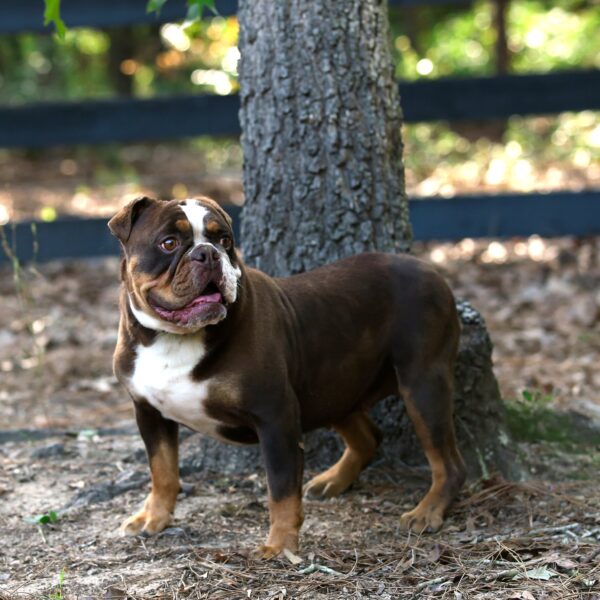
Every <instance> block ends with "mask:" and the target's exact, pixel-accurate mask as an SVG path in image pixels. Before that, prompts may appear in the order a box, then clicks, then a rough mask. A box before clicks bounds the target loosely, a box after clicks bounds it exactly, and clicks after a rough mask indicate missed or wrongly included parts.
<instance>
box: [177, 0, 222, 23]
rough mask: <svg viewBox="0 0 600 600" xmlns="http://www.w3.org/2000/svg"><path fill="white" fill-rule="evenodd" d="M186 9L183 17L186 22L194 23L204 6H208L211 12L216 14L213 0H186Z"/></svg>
mask: <svg viewBox="0 0 600 600" xmlns="http://www.w3.org/2000/svg"><path fill="white" fill-rule="evenodd" d="M187 5H188V11H187V15H186V17H185V21H186V23H188V24H191V23H195V22H196V21H199V20H200V19H201V18H202V13H203V12H204V9H205V8H208V9H209V10H211V11H212V12H213V14H215V15H216V14H217V11H216V9H215V0H187Z"/></svg>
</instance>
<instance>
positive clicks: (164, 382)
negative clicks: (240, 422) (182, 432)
mask: <svg viewBox="0 0 600 600" xmlns="http://www.w3.org/2000/svg"><path fill="white" fill-rule="evenodd" d="M204 352H205V348H204V343H203V335H202V333H200V334H195V335H174V334H169V333H161V334H159V335H158V336H157V337H156V339H155V340H154V343H153V344H152V345H151V346H142V345H140V346H138V347H137V356H136V359H135V364H134V369H133V375H132V376H131V379H130V381H129V386H130V389H131V391H132V393H133V394H134V396H136V397H140V398H145V399H146V400H147V401H148V402H149V403H150V404H151V405H152V406H154V408H156V409H157V410H159V411H160V412H161V414H162V415H163V416H164V417H166V418H167V419H171V420H173V421H177V422H178V423H183V424H184V425H187V426H188V427H190V428H191V429H194V430H195V431H199V432H202V433H206V434H209V435H214V434H215V429H216V426H217V425H218V424H219V422H218V421H216V420H214V419H211V418H210V417H209V416H208V415H207V414H206V411H205V408H204V403H205V401H206V400H207V398H208V391H209V384H210V380H209V381H202V382H198V381H193V380H192V371H193V369H194V367H195V366H196V365H197V364H198V362H199V361H200V359H201V358H202V356H203V355H204Z"/></svg>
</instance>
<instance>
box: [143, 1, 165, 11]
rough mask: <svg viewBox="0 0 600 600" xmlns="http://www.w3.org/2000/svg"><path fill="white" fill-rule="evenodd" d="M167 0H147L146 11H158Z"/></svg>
mask: <svg viewBox="0 0 600 600" xmlns="http://www.w3.org/2000/svg"><path fill="white" fill-rule="evenodd" d="M166 1H167V0H149V2H148V4H147V6H146V12H149V13H151V12H157V13H159V12H160V9H161V8H162V7H163V6H164V4H165V2H166Z"/></svg>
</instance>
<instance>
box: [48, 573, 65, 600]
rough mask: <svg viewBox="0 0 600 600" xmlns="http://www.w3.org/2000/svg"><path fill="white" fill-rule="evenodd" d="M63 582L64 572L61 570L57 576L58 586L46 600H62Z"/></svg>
mask: <svg viewBox="0 0 600 600" xmlns="http://www.w3.org/2000/svg"><path fill="white" fill-rule="evenodd" d="M64 581H65V570H64V569H61V570H60V573H59V574H58V585H57V586H56V587H55V588H54V591H53V592H52V593H51V594H50V595H49V596H48V600H63V599H64V595H63V583H64Z"/></svg>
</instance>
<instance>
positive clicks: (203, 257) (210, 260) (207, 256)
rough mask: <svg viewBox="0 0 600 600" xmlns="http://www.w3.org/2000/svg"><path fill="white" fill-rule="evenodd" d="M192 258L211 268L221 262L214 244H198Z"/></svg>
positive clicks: (191, 253) (191, 255)
mask: <svg viewBox="0 0 600 600" xmlns="http://www.w3.org/2000/svg"><path fill="white" fill-rule="evenodd" d="M190 258H191V259H192V260H195V261H197V262H199V263H200V264H202V265H204V266H205V267H208V268H211V267H213V266H214V264H215V263H217V262H219V259H220V256H219V252H218V251H217V249H216V248H215V247H214V246H213V245H212V244H198V246H196V247H195V248H194V249H193V250H192V251H191V252H190Z"/></svg>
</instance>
